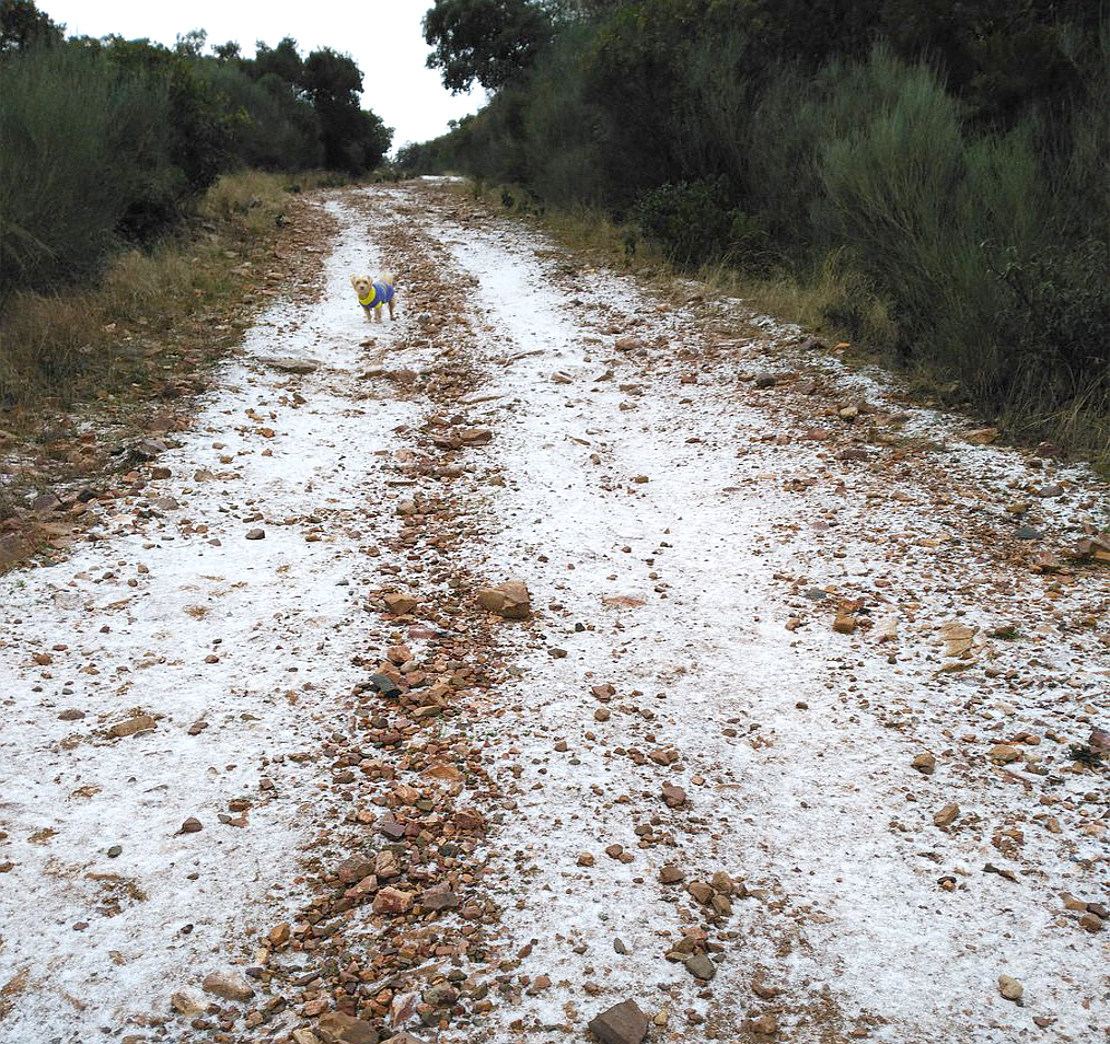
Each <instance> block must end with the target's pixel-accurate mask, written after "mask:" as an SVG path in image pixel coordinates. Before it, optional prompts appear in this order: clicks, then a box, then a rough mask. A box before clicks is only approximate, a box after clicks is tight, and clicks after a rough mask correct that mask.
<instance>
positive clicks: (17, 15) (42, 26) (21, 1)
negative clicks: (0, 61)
mask: <svg viewBox="0 0 1110 1044" xmlns="http://www.w3.org/2000/svg"><path fill="white" fill-rule="evenodd" d="M64 33H65V26H64V25H58V23H57V22H55V21H54V20H53V19H52V18H51V17H50V16H49V15H48V14H47V13H46V12H45V11H40V10H39V9H38V8H37V7H35V5H34V2H33V0H0V54H3V53H4V52H6V51H23V50H26V49H27V48H28V47H31V46H34V45H36V44H44V43H46V44H49V43H60V42H61V40H62V37H63V35H64Z"/></svg>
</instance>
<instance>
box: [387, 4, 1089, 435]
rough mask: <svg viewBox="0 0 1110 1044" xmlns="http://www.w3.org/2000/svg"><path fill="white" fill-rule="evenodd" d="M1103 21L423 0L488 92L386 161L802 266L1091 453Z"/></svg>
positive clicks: (1067, 10)
mask: <svg viewBox="0 0 1110 1044" xmlns="http://www.w3.org/2000/svg"><path fill="white" fill-rule="evenodd" d="M1108 25H1110V22H1108V20H1107V17H1106V10H1105V8H1103V9H1102V10H1101V11H1100V5H1099V4H1096V3H1092V2H1090V0H1057V2H1050V0H962V2H961V3H958V4H955V3H950V2H948V0H638V2H631V0H561V2H559V0H556V2H530V0H437V2H436V3H435V5H434V7H433V8H432V9H431V10H429V12H428V14H427V16H426V19H425V29H426V35H427V39H428V43H429V44H430V45H432V46H433V48H434V51H433V54H432V56H431V58H430V59H429V64H432V65H434V66H438V67H439V68H440V69H441V70H442V71H443V74H444V80H445V82H446V83H447V84H448V85H449V86H451V87H452V88H454V89H460V88H462V87H465V86H467V85H469V84H471V83H472V82H474V81H475V80H476V81H478V82H480V83H482V84H483V85H484V86H486V87H487V88H489V89H491V90H493V91H495V93H494V94H493V96H492V99H491V101H490V103H489V104H488V105H487V106H486V107H485V108H484V109H483V110H482V111H481V112H480V113H479V114H477V115H476V116H473V117H468V118H466V119H464V120H462V121H460V122H459V123H458V125H457V126H455V128H454V129H453V130H452V131H451V132H450V133H449V134H447V135H445V136H444V137H442V138H439V139H437V140H435V141H432V142H428V143H425V144H422V145H417V146H412V147H408V148H406V149H405V150H402V153H401V155H400V156H399V157H398V159H399V162H400V163H401V164H402V165H403V166H405V167H407V168H409V169H412V170H414V171H442V170H448V169H452V170H461V171H464V172H467V173H470V174H472V175H474V176H476V177H479V178H482V179H485V180H487V181H491V182H495V183H496V182H503V183H518V184H522V185H525V186H527V187H528V188H529V189H530V190H531V191H532V192H533V193H535V194H536V195H538V196H539V197H541V198H542V199H544V200H546V201H548V202H550V203H553V204H556V205H559V206H564V207H566V206H576V205H580V204H584V205H590V206H600V207H604V208H606V209H608V210H609V211H610V212H611V213H613V214H614V215H615V216H616V217H618V218H619V219H623V220H628V221H632V222H635V224H636V225H637V226H638V228H639V230H640V234H642V235H643V236H646V237H649V238H650V239H652V240H654V241H655V242H657V243H658V244H660V245H661V246H662V247H663V248H664V249H665V250H666V251H667V253H668V254H669V255H670V256H671V258H672V259H673V260H675V261H676V262H678V263H682V264H691V265H698V264H702V263H705V262H724V263H726V264H728V265H730V266H734V267H736V268H738V269H741V270H744V271H746V272H747V273H749V274H750V275H751V276H752V277H753V279H759V278H769V277H779V278H781V277H784V276H785V277H788V278H790V279H794V280H797V281H798V282H799V283H802V284H805V285H810V286H815V285H817V284H818V283H820V284H821V285H822V287H823V288H824V293H825V296H826V297H827V301H826V304H825V306H824V310H825V313H826V317H827V319H828V321H829V322H830V324H832V325H834V326H835V327H836V328H838V329H840V330H843V331H846V332H848V333H849V334H851V335H853V336H854V337H855V338H858V339H860V340H865V341H867V342H868V343H870V344H871V345H874V346H877V347H879V348H881V349H883V350H885V351H886V352H887V353H888V354H889V356H890V358H892V359H894V360H897V361H898V362H900V363H902V364H906V365H909V366H918V367H924V368H928V369H929V370H931V371H932V372H934V373H937V374H940V375H943V376H944V377H945V378H946V379H952V380H955V381H956V382H958V385H959V389H960V396H961V397H963V398H965V399H966V400H968V401H971V402H972V403H974V404H976V405H977V406H979V407H981V408H984V409H989V410H991V411H993V412H996V413H999V414H1003V415H1004V414H1007V413H1009V414H1011V415H1013V416H1014V417H1021V418H1022V419H1023V423H1025V424H1026V425H1027V427H1028V428H1029V430H1030V432H1031V433H1033V432H1039V433H1041V434H1043V433H1044V432H1046V431H1055V432H1057V433H1059V432H1064V431H1065V429H1067V428H1069V427H1070V428H1071V429H1072V434H1077V435H1078V436H1079V440H1080V441H1083V439H1084V438H1086V437H1087V436H1084V434H1083V432H1084V431H1087V434H1088V436H1090V433H1091V432H1094V431H1095V430H1096V429H1098V430H1100V431H1101V432H1102V434H1101V435H1095V436H1092V437H1093V438H1094V439H1095V440H1096V441H1098V440H1101V448H1102V449H1103V450H1104V451H1105V450H1106V449H1107V448H1110V447H1108V445H1107V441H1106V440H1107V435H1106V432H1107V431H1108V430H1110V429H1108V428H1107V426H1106V422H1107V418H1108V417H1110V279H1108V275H1110V266H1108V258H1107V246H1108V231H1110V209H1108V208H1110V196H1108V192H1107V187H1108V186H1107V180H1106V169H1107V168H1106V163H1107V157H1108V156H1110V121H1108V120H1107V116H1106V99H1107V97H1110V90H1108V88H1110V29H1108ZM830 287H831V288H832V289H831V290H830ZM1100 426H1101V427H1100ZM1065 433H1066V432H1065ZM1088 442H1090V439H1089V438H1088ZM1095 448H1096V449H1097V448H1098V447H1097V446H1096V447H1095Z"/></svg>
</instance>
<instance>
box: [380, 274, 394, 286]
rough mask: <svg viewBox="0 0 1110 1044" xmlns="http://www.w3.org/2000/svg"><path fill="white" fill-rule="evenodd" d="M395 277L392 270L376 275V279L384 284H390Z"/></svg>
mask: <svg viewBox="0 0 1110 1044" xmlns="http://www.w3.org/2000/svg"><path fill="white" fill-rule="evenodd" d="M396 279H397V276H396V275H395V274H394V273H393V272H381V273H380V274H379V275H378V281H379V282H382V283H385V284H386V286H392V285H393V284H394V282H395V281H396Z"/></svg>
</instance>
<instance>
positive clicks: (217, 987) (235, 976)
mask: <svg viewBox="0 0 1110 1044" xmlns="http://www.w3.org/2000/svg"><path fill="white" fill-rule="evenodd" d="M201 986H202V987H203V989H204V992H205V993H211V994H212V995H213V996H215V997H223V999H224V1000H230V1001H246V1000H250V999H251V997H253V996H254V987H253V986H251V984H250V983H249V982H248V981H247V977H246V976H245V975H244V974H243V973H242V972H237V971H218V972H212V973H211V974H210V975H206V976H205V977H204V982H202V983H201Z"/></svg>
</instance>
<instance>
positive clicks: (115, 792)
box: [0, 204, 412, 1042]
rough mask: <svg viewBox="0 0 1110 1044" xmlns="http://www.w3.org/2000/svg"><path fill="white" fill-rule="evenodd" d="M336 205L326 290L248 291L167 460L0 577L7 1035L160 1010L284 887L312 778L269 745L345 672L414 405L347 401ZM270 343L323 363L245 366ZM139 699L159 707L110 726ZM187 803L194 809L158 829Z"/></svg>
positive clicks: (302, 720) (310, 770)
mask: <svg viewBox="0 0 1110 1044" xmlns="http://www.w3.org/2000/svg"><path fill="white" fill-rule="evenodd" d="M332 207H333V209H335V212H336V214H337V216H338V217H340V219H341V220H342V221H343V223H344V225H345V232H344V234H343V236H342V238H341V239H340V241H339V242H338V243H337V244H336V245H335V252H334V254H333V255H332V257H331V259H330V260H329V262H328V263H327V268H326V273H325V279H326V291H325V294H324V295H323V298H322V300H321V301H320V302H318V303H307V302H303V301H298V300H295V299H294V300H283V301H279V302H278V303H276V304H274V306H273V307H272V308H270V309H269V310H267V311H266V312H265V313H264V314H263V316H262V317H261V318H260V320H259V322H258V323H257V325H256V326H255V327H254V328H253V329H252V330H251V331H250V333H249V334H248V336H247V338H246V341H245V343H244V346H243V350H242V352H241V353H240V355H239V357H238V358H237V359H235V361H233V362H232V363H230V364H228V365H227V366H226V367H225V368H224V369H223V371H222V372H221V374H220V375H219V380H218V383H219V384H220V386H221V390H220V391H219V392H217V393H215V394H213V395H212V396H211V397H210V398H209V399H208V400H207V401H206V403H205V405H204V406H203V408H202V409H201V410H200V412H199V415H198V416H197V418H196V423H195V425H194V426H193V428H192V430H191V431H190V432H189V433H188V434H186V435H185V436H183V437H182V439H181V445H180V446H179V447H178V448H176V449H173V450H171V451H169V452H167V453H165V454H163V455H162V456H160V457H159V458H158V462H157V463H158V464H159V465H161V466H164V467H167V468H169V469H170V472H171V475H170V477H168V478H165V479H161V480H157V481H152V482H150V483H148V484H147V486H146V488H144V489H142V490H141V492H140V493H137V494H135V495H125V496H123V497H121V498H120V499H119V500H118V501H116V504H117V508H116V511H115V512H114V514H112V515H110V516H108V517H105V518H103V520H102V521H101V523H100V524H99V526H98V527H97V530H96V534H97V535H98V536H99V537H100V539H99V540H98V541H97V542H95V543H85V544H81V545H79V546H78V547H77V548H76V550H75V551H74V553H73V554H72V555H71V556H70V557H69V558H67V559H66V560H64V561H62V562H59V563H58V564H55V565H52V566H50V567H49V568H37V569H30V570H23V571H17V572H13V573H10V574H8V575H7V576H5V577H3V578H0V605H2V607H3V608H2V609H0V675H2V676H3V677H4V678H5V679H6V681H5V685H4V691H3V693H2V698H3V700H4V706H5V714H4V728H3V731H2V732H0V778H2V785H0V793H2V799H0V829H2V830H3V832H4V840H3V845H2V847H0V859H2V860H3V862H4V863H5V864H9V863H10V864H11V866H10V867H8V869H7V872H6V873H5V874H4V875H3V877H2V878H0V881H2V883H3V888H2V889H0V933H2V936H0V985H3V984H8V989H7V992H6V993H5V994H4V996H3V999H2V1000H0V1010H3V1009H4V1008H5V1007H8V1008H10V1009H11V1013H10V1014H9V1015H8V1016H7V1017H6V1018H5V1019H4V1021H3V1024H2V1027H0V1039H2V1040H4V1041H16V1040H19V1041H28V1042H29V1041H35V1040H43V1041H45V1040H48V1039H58V1040H63V1041H70V1040H88V1039H90V1036H91V1035H92V1034H94V1033H95V1032H96V1031H97V1030H98V1029H99V1027H101V1026H105V1027H109V1028H112V1029H113V1030H114V1028H116V1027H118V1026H120V1025H122V1024H124V1022H125V1021H126V1020H127V1019H129V1018H132V1017H134V1016H137V1017H138V1020H137V1024H139V1025H141V1024H142V1020H143V1018H144V1016H145V1015H146V1014H147V1013H150V1012H155V1013H160V1014H162V1015H164V1014H165V1013H166V1011H167V1004H168V1000H169V994H170V992H171V991H172V990H173V989H174V988H176V987H177V986H179V985H182V984H185V983H189V982H194V983H195V982H197V981H198V980H199V979H200V978H201V977H203V976H204V975H205V974H206V973H207V972H209V971H212V970H217V969H222V968H225V967H227V966H228V965H229V964H230V963H232V961H234V960H236V959H238V958H240V957H241V956H243V955H244V954H249V946H250V943H251V934H252V933H254V932H257V931H258V930H260V929H265V930H268V929H269V927H270V926H271V925H272V924H273V923H276V922H277V921H279V920H281V919H282V914H283V912H284V911H286V910H288V909H289V908H290V907H291V906H292V905H293V903H294V900H295V899H296V898H297V897H298V896H297V889H296V887H295V886H293V885H292V881H293V879H294V877H295V876H296V874H297V860H298V847H299V845H300V844H301V843H302V842H303V841H304V840H305V839H306V838H307V836H308V831H309V828H310V826H311V825H312V818H311V815H306V813H311V809H312V800H313V792H314V789H315V788H316V786H317V785H318V783H319V778H318V777H317V775H316V772H317V770H316V769H315V767H314V762H313V761H306V762H303V763H299V762H298V761H297V760H293V759H291V758H290V755H296V754H297V753H298V752H301V751H306V750H314V749H315V747H316V746H317V744H318V741H319V733H320V729H321V723H322V722H327V721H328V720H329V718H331V717H333V716H334V715H335V714H336V705H335V700H336V696H337V695H338V694H343V693H346V692H348V691H349V690H350V686H351V684H352V681H353V679H354V678H355V677H356V675H357V672H356V669H355V668H354V667H352V666H351V664H350V660H351V655H352V653H353V652H355V651H357V650H359V649H360V647H361V646H360V640H361V638H362V620H363V619H364V616H365V614H364V613H363V611H362V607H361V606H360V604H359V597H358V591H357V589H356V587H355V586H354V585H353V584H352V582H351V581H352V576H351V566H352V560H351V558H352V554H353V553H354V552H356V551H357V549H358V546H359V544H360V542H362V543H372V542H373V525H374V517H375V511H376V499H377V498H378V497H380V496H381V495H382V478H381V477H380V468H379V467H378V458H377V457H376V456H375V454H377V453H379V452H381V451H383V450H388V449H390V447H391V446H392V445H393V443H394V442H395V439H396V436H394V435H393V434H392V430H391V429H392V428H393V427H394V426H396V425H398V424H400V423H402V422H404V421H406V420H408V419H410V415H411V413H412V407H410V406H408V405H406V404H404V403H400V402H389V403H374V404H372V405H371V404H366V403H359V402H357V401H355V400H356V397H357V388H358V384H357V374H358V372H359V371H360V370H361V369H363V368H364V367H365V365H366V363H367V362H368V361H372V358H373V355H372V353H370V352H368V351H367V350H366V349H364V348H362V347H360V346H359V345H360V341H362V340H363V338H365V336H366V333H367V330H366V326H365V323H364V321H363V319H362V316H361V314H360V312H359V310H358V309H357V307H356V308H352V307H351V291H350V287H349V285H348V283H347V274H348V273H349V272H350V271H353V270H356V269H359V270H360V269H362V268H364V267H366V266H367V264H370V263H372V261H373V258H372V257H367V254H366V251H367V246H366V243H365V237H364V235H363V234H362V233H361V231H360V229H359V228H358V227H357V225H356V224H355V222H354V217H353V215H350V214H348V213H347V212H346V211H345V210H344V209H342V208H340V207H339V206H338V205H337V204H332ZM377 336H378V337H379V339H382V340H384V339H385V338H386V337H388V334H381V333H379V334H378V335H377ZM283 356H285V357H288V356H292V357H297V358H311V359H315V360H318V361H319V362H320V367H319V369H317V370H316V371H315V372H314V373H311V374H308V375H305V376H294V375H290V374H289V373H287V372H283V371H281V370H278V369H275V368H273V367H272V366H270V365H269V364H268V363H267V360H268V359H271V358H274V357H283ZM255 528H260V529H262V530H264V532H265V538H264V539H262V540H251V541H248V540H246V539H245V536H246V533H247V532H248V531H249V530H251V529H255ZM361 561H364V560H363V559H360V562H361ZM363 568H364V567H362V566H361V565H360V575H361V571H362V569H363ZM67 711H77V712H80V713H81V715H83V716H81V717H79V718H76V717H73V720H69V719H71V716H70V715H66V714H65V712H67ZM138 713H144V714H148V715H152V716H154V717H155V719H156V721H157V726H156V728H154V729H152V730H150V731H144V732H139V733H137V734H135V735H130V736H125V737H123V738H112V737H110V736H108V735H107V734H106V733H107V730H108V729H109V728H110V727H111V726H113V725H115V724H117V723H119V722H123V721H125V720H127V719H129V718H132V717H133V716H134V715H135V714H138ZM198 722H201V723H204V726H205V727H203V728H192V726H194V724H195V723H198ZM264 780H266V781H268V782H263V781H264ZM263 788H268V789H263ZM239 797H245V798H246V799H248V802H249V808H248V810H246V811H245V812H244V811H239V810H234V811H233V810H232V809H231V808H230V807H229V802H230V801H232V800H233V799H235V798H239ZM221 815H223V816H224V818H225V819H228V820H231V821H236V822H232V823H224V822H221V820H220V819H219V818H218V817H219V816H221ZM240 816H241V817H242V819H243V820H245V822H242V823H237V821H239V819H240ZM190 817H195V818H196V819H198V820H199V821H200V823H201V824H202V827H203V829H202V830H200V831H199V832H195V833H182V832H180V828H181V826H182V824H183V823H184V821H185V820H186V819H188V818H190ZM117 848H118V850H119V852H118V855H113V854H111V853H112V852H114V850H115V849H117ZM13 983H14V985H12V984H13Z"/></svg>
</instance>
